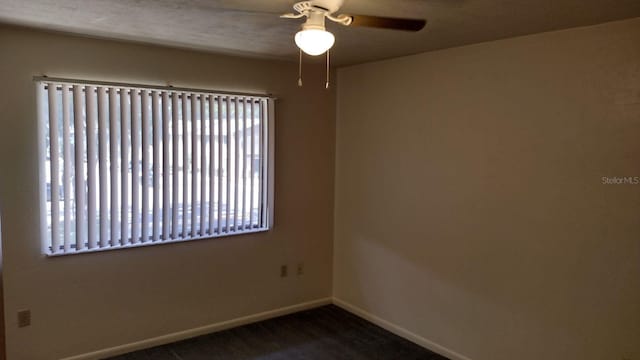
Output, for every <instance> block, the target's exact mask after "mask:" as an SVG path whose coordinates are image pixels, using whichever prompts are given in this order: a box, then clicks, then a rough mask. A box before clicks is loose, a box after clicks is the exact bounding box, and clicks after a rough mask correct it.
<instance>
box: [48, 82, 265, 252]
mask: <svg viewBox="0 0 640 360" xmlns="http://www.w3.org/2000/svg"><path fill="white" fill-rule="evenodd" d="M36 86H37V92H38V112H39V132H40V135H39V143H40V175H41V181H40V184H41V202H40V205H41V214H42V216H41V221H42V229H43V231H42V236H43V239H44V240H43V251H44V253H45V254H48V255H62V254H69V253H78V252H86V251H97V250H105V249H115V248H124V247H131V246H141V245H150V244H159V243H166V242H175V241H184V240H192V239H200V238H211V237H218V236H225V235H231V234H238V233H247V232H255V231H264V230H267V229H269V228H270V226H271V224H272V221H273V205H272V204H273V139H274V137H273V124H274V121H273V100H272V99H270V98H268V97H262V96H248V95H233V94H217V93H213V92H211V93H209V92H193V91H180V90H169V89H150V88H136V87H133V86H127V87H125V86H121V85H118V86H115V85H109V84H105V85H98V84H93V83H91V84H83V83H70V82H69V83H68V82H64V83H62V82H59V83H56V82H49V81H37V82H36Z"/></svg>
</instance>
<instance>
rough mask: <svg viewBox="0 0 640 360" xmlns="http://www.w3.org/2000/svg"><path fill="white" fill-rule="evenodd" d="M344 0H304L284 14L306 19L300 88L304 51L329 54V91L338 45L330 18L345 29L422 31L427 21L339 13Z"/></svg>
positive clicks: (299, 41)
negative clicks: (334, 49) (334, 48)
mask: <svg viewBox="0 0 640 360" xmlns="http://www.w3.org/2000/svg"><path fill="white" fill-rule="evenodd" d="M343 2H344V0H310V1H301V2H297V3H295V4H294V5H293V10H294V11H295V12H294V13H287V14H283V15H281V16H280V17H281V18H287V19H300V18H306V21H305V22H304V23H303V24H302V27H301V29H300V31H298V32H297V33H296V35H295V37H294V40H295V43H296V45H297V46H298V48H300V52H299V66H298V86H302V52H305V53H306V54H309V55H311V56H318V55H321V54H324V53H326V54H327V81H326V84H325V88H327V89H328V88H329V49H331V47H332V46H333V44H334V43H335V36H334V35H333V34H332V33H330V32H329V31H327V29H326V27H325V20H326V19H329V20H330V21H333V22H335V23H338V24H342V25H345V26H366V27H374V28H382V29H391V30H403V31H413V32H416V31H420V30H422V29H423V28H424V27H425V25H426V24H427V21H426V20H424V19H403V18H393V17H383V16H370V15H348V14H336V12H337V11H338V9H339V8H340V6H342V4H343Z"/></svg>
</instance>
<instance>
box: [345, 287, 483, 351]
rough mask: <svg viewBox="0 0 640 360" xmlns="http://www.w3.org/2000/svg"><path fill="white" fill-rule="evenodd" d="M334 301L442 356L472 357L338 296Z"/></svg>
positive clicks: (347, 309)
mask: <svg viewBox="0 0 640 360" xmlns="http://www.w3.org/2000/svg"><path fill="white" fill-rule="evenodd" d="M333 303H334V304H335V305H337V306H339V307H341V308H343V309H344V310H346V311H348V312H350V313H353V314H354V315H357V316H359V317H361V318H363V319H366V320H368V321H370V322H372V323H374V324H376V325H378V326H380V327H381V328H383V329H385V330H387V331H390V332H392V333H394V334H396V335H398V336H400V337H403V338H405V339H407V340H409V341H411V342H414V343H416V344H418V345H420V346H422V347H424V348H427V349H429V350H431V351H433V352H435V353H438V354H440V355H442V356H446V357H448V358H449V359H451V360H471V359H470V358H468V357H466V356H464V355H461V354H459V353H457V352H455V351H453V350H451V349H448V348H446V347H444V346H442V345H439V344H437V343H435V342H433V341H431V340H429V339H426V338H424V337H422V336H420V335H418V334H416V333H413V332H411V331H409V330H407V329H405V328H403V327H401V326H399V325H396V324H394V323H392V322H390V321H387V320H385V319H383V318H381V317H378V316H376V315H373V314H371V313H370V312H368V311H366V310H364V309H361V308H359V307H357V306H355V305H352V304H350V303H348V302H346V301H344V300H340V299H338V298H336V297H334V298H333Z"/></svg>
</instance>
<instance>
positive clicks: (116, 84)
mask: <svg viewBox="0 0 640 360" xmlns="http://www.w3.org/2000/svg"><path fill="white" fill-rule="evenodd" d="M33 81H40V82H54V83H58V84H66V85H97V86H105V87H107V86H108V87H127V88H137V89H149V90H168V91H178V92H192V93H203V94H214V95H232V96H233V95H235V96H250V97H256V98H262V99H271V100H277V99H278V98H277V97H275V96H274V95H273V94H270V93H251V92H238V91H226V90H214V89H199V88H188V87H178V86H170V85H169V86H167V85H148V84H133V83H121V82H110V81H96V80H80V79H68V78H55V77H49V76H34V77H33Z"/></svg>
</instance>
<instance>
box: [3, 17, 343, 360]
mask: <svg viewBox="0 0 640 360" xmlns="http://www.w3.org/2000/svg"><path fill="white" fill-rule="evenodd" d="M0 49H2V51H1V53H2V54H1V55H0V79H2V86H1V87H0V129H1V130H0V199H2V200H1V201H0V203H2V205H3V216H4V218H3V239H2V240H3V242H4V259H5V263H4V286H5V287H4V289H5V295H6V297H5V309H6V314H7V322H6V324H7V346H8V358H9V359H11V360H40V359H47V360H48V359H58V358H61V357H65V356H70V355H76V354H81V353H86V352H89V351H93V350H98V349H102V348H106V347H111V346H116V345H121V344H126V343H129V342H133V341H138V340H143V339H147V338H151V337H155V336H160V335H165V334H168V333H172V332H177V331H181V330H186V329H190V328H193V327H197V326H202V325H207V324H211V323H215V322H219V321H223V320H228V319H233V318H237V317H240V316H245V315H249V314H254V313H258V312H261V311H265V310H270V309H275V308H280V307H283V306H288V305H292V304H297V303H301V302H304V301H309V300H314V299H318V298H324V297H327V296H330V294H331V271H332V270H331V266H332V263H331V256H332V243H331V239H332V230H331V229H332V222H333V216H332V213H333V178H334V177H333V171H334V160H333V159H334V136H335V129H334V126H335V107H334V96H335V94H334V92H333V91H326V90H325V89H324V86H323V84H324V81H323V80H322V79H323V77H324V69H323V67H322V65H318V66H314V65H312V66H306V67H305V87H304V88H302V89H299V88H298V87H297V64H296V63H295V62H291V63H289V62H280V61H265V60H251V59H240V58H233V57H225V56H214V55H207V54H203V53H197V52H190V51H183V50H176V49H167V48H160V47H153V46H143V45H136V44H126V43H118V42H110V41H101V40H94V39H87V38H77V37H70V36H64V35H56V34H48V33H43V32H37V31H31V30H23V29H19V28H12V27H0ZM293 60H295V59H293ZM42 74H46V75H49V76H58V77H69V78H80V79H92V80H107V81H122V82H134V83H150V84H163V83H165V82H167V81H170V82H172V84H173V85H175V86H189V87H197V88H213V89H222V90H225V89H226V90H238V91H253V92H271V93H273V94H275V95H276V96H278V97H279V100H278V101H277V105H276V114H277V115H276V116H277V120H276V156H275V157H276V174H275V176H276V188H275V191H276V208H275V222H276V223H275V228H274V229H273V230H272V231H270V232H268V233H261V234H254V235H247V236H235V237H230V238H225V239H215V240H202V241H195V242H188V243H181V244H172V245H162V246H153V247H146V248H138V249H130V250H119V251H110V252H103V253H94V254H84V255H76V256H66V257H59V258H45V257H43V256H42V255H41V253H40V240H39V237H38V234H39V229H38V197H37V189H38V184H37V142H36V110H35V104H36V103H35V96H34V95H35V87H34V84H33V81H32V77H33V76H34V75H42ZM309 99H313V101H310V100H309ZM298 262H304V263H305V273H304V276H301V277H297V276H295V275H292V276H290V277H288V278H286V279H281V278H280V277H279V267H280V265H281V264H289V265H290V266H293V265H294V264H296V263H298ZM20 309H31V311H32V325H31V326H30V327H27V328H20V329H19V328H17V326H16V325H17V324H16V312H17V310H20Z"/></svg>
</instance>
